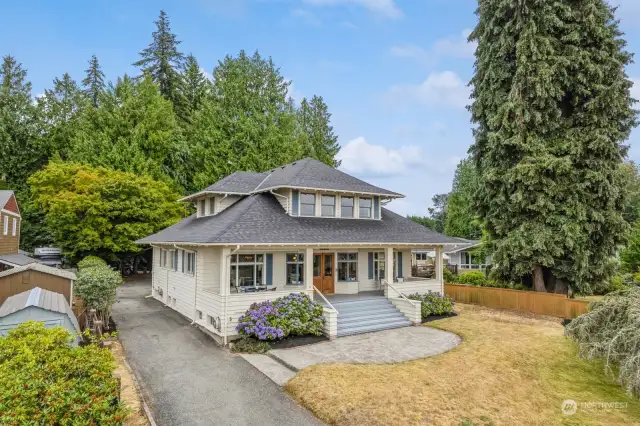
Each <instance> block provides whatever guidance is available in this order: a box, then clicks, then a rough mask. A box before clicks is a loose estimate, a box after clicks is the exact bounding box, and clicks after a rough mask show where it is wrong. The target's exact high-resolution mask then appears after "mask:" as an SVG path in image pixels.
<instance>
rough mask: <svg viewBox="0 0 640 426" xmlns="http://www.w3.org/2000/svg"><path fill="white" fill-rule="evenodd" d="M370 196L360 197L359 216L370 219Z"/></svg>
mask: <svg viewBox="0 0 640 426" xmlns="http://www.w3.org/2000/svg"><path fill="white" fill-rule="evenodd" d="M372 204H373V203H372V201H371V198H360V209H359V210H360V218H361V219H371V206H372Z"/></svg>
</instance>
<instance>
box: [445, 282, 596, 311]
mask: <svg viewBox="0 0 640 426" xmlns="http://www.w3.org/2000/svg"><path fill="white" fill-rule="evenodd" d="M444 293H445V294H446V295H447V296H449V297H451V299H453V301H454V302H460V303H470V304H473V305H482V306H486V307H487V308H495V309H508V310H513V311H520V312H530V313H533V314H540V315H549V316H553V317H559V318H565V319H573V318H575V317H577V316H580V315H582V314H584V313H585V312H587V311H588V305H589V302H588V301H585V300H578V299H569V298H568V297H567V296H566V295H564V294H553V293H536V292H533V291H521V290H511V289H506V288H492V287H475V286H470V285H460V284H445V285H444Z"/></svg>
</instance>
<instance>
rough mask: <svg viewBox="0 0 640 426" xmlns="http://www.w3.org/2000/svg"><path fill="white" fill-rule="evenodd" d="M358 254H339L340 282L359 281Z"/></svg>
mask: <svg viewBox="0 0 640 426" xmlns="http://www.w3.org/2000/svg"><path fill="white" fill-rule="evenodd" d="M357 271H358V253H338V281H357V280H358V273H357Z"/></svg>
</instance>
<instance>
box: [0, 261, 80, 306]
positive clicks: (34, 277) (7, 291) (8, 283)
mask: <svg viewBox="0 0 640 426" xmlns="http://www.w3.org/2000/svg"><path fill="white" fill-rule="evenodd" d="M75 279H76V274H74V273H73V272H72V271H69V270H65V269H58V268H52V267H51V266H47V265H43V264H41V263H37V262H35V263H29V264H27V265H23V266H18V267H15V268H12V269H9V270H6V271H3V272H0V303H3V302H4V301H5V300H6V299H7V298H8V297H11V296H14V295H16V294H20V293H22V292H24V291H27V290H31V289H32V288H36V287H40V288H42V289H45V290H49V291H53V292H55V293H60V294H62V295H63V296H64V297H65V299H67V302H68V303H69V304H72V303H73V282H74V281H75Z"/></svg>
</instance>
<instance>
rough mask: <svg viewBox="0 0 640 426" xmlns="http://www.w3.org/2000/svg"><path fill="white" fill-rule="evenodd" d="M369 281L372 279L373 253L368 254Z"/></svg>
mask: <svg viewBox="0 0 640 426" xmlns="http://www.w3.org/2000/svg"><path fill="white" fill-rule="evenodd" d="M369 279H370V280H372V279H373V253H369Z"/></svg>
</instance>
